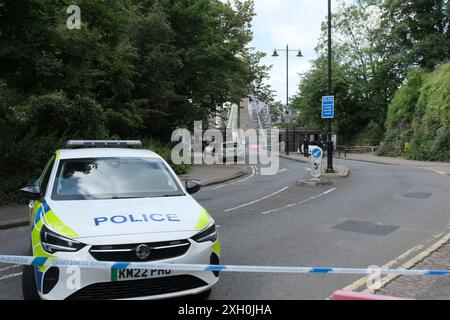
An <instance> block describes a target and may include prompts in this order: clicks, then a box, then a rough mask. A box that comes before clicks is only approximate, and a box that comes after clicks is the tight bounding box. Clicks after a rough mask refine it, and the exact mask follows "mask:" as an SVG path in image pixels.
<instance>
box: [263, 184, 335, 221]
mask: <svg viewBox="0 0 450 320" xmlns="http://www.w3.org/2000/svg"><path fill="white" fill-rule="evenodd" d="M334 190H336V188H332V189H330V190H327V191H325V192H323V193H321V194H318V195H315V196H312V197H309V198H307V199H305V200H302V201H300V202H297V203H292V204H289V205H287V206H284V207H281V208H277V209H273V210H268V211H264V212H261V214H264V215H266V214H269V213H274V212H278V211H281V210H284V209H288V208H292V207H295V206H298V205H301V204H303V203H305V202H308V201H311V200H314V199H318V198H320V197H323V196H324V195H327V194H329V193H331V192H333V191H334Z"/></svg>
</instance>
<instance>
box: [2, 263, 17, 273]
mask: <svg viewBox="0 0 450 320" xmlns="http://www.w3.org/2000/svg"><path fill="white" fill-rule="evenodd" d="M18 267H21V265H20V264H15V265H13V266H9V267H6V268H2V269H0V272H3V271H8V270H11V269H15V268H18Z"/></svg>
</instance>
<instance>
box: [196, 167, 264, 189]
mask: <svg viewBox="0 0 450 320" xmlns="http://www.w3.org/2000/svg"><path fill="white" fill-rule="evenodd" d="M251 169H252V174H251V175H250V176H248V177H246V178H244V179H241V180H238V181H233V182H230V183H225V184H222V185H219V186H212V187H209V188H203V190H204V191H215V190H218V189H221V188H223V187H227V186H232V185H234V184H236V183H241V182H245V181H247V180H249V179H251V178H253V177H254V176H255V175H256V173H257V171H256V166H251Z"/></svg>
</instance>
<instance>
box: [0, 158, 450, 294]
mask: <svg viewBox="0 0 450 320" xmlns="http://www.w3.org/2000/svg"><path fill="white" fill-rule="evenodd" d="M339 162H340V163H343V164H345V165H347V166H349V167H350V170H351V176H350V177H348V178H345V179H337V180H336V183H335V185H334V186H321V187H299V186H297V185H296V181H297V180H298V179H302V178H305V177H307V175H308V172H307V171H306V170H305V169H306V167H307V164H304V163H299V162H295V161H290V160H283V159H282V160H280V172H279V173H278V174H277V175H275V176H261V175H259V174H257V173H256V174H254V175H250V176H247V177H244V178H241V179H238V180H235V181H233V182H231V183H226V184H224V185H219V186H211V187H207V188H204V189H203V190H202V191H200V192H199V193H198V194H196V195H195V197H196V199H197V200H198V201H199V202H200V203H201V204H202V205H203V206H204V207H205V208H206V209H207V210H208V211H209V212H210V214H212V215H213V217H214V218H215V220H216V223H217V225H219V230H220V233H221V237H222V263H224V264H244V265H272V266H307V267H318V266H321V267H355V268H367V267H368V266H371V265H378V266H381V265H383V264H385V263H386V262H388V261H390V260H392V259H394V258H396V257H397V256H399V255H401V254H402V253H404V252H405V251H407V250H409V249H410V248H412V247H414V246H415V245H416V244H418V243H421V242H423V241H425V240H427V239H429V238H430V237H431V236H433V235H435V234H437V233H439V232H442V231H443V230H444V229H445V228H446V226H447V225H448V223H449V222H450V217H449V214H448V208H449V207H450V197H449V188H450V187H449V186H450V184H449V179H448V177H444V176H441V175H439V174H437V173H434V172H431V171H427V170H424V169H420V168H412V167H401V166H394V165H392V166H387V165H378V164H372V163H362V162H355V161H344V160H341V161H338V163H339ZM336 227H337V228H336ZM340 227H342V228H340ZM28 236H29V235H28V230H27V228H18V229H12V230H7V231H1V232H0V253H2V254H17V255H22V254H26V253H27V252H26V251H27V247H28ZM5 268H6V269H5ZM20 272H21V269H20V268H17V267H16V268H14V267H13V268H11V267H10V266H7V265H2V264H0V299H21V298H22V295H21V290H20V279H21V277H20ZM358 278H359V276H352V275H313V274H306V275H292V274H242V273H222V274H221V280H220V281H219V283H218V284H217V286H216V287H215V288H214V290H213V294H212V296H211V299H238V300H239V299H324V298H327V297H328V296H329V295H330V294H331V293H332V292H334V291H335V290H338V289H341V288H343V287H345V286H346V285H348V284H350V283H352V282H353V281H355V280H357V279H358Z"/></svg>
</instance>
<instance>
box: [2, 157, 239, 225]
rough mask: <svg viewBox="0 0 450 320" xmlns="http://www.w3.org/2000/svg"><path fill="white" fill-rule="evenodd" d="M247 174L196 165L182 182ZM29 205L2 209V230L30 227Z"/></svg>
mask: <svg viewBox="0 0 450 320" xmlns="http://www.w3.org/2000/svg"><path fill="white" fill-rule="evenodd" d="M245 174H247V168H246V166H244V165H213V166H207V165H194V166H193V167H192V169H191V171H190V172H189V173H188V174H184V175H181V176H180V179H181V180H188V179H194V180H199V181H200V182H201V183H202V186H204V187H206V186H211V185H214V184H218V183H223V182H226V181H229V180H233V179H237V178H239V177H241V176H243V175H245ZM28 223H29V221H28V205H16V206H6V207H0V230H5V229H10V228H16V227H20V226H26V225H28Z"/></svg>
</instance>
